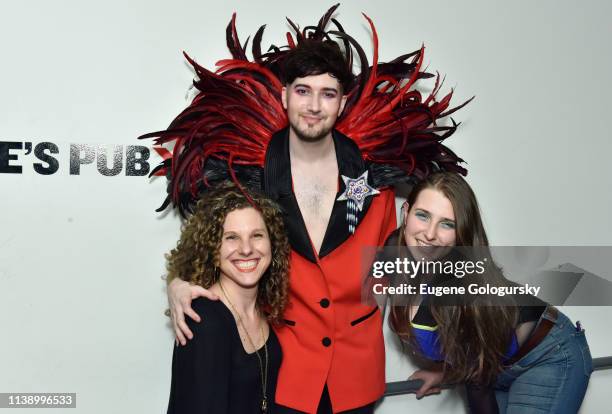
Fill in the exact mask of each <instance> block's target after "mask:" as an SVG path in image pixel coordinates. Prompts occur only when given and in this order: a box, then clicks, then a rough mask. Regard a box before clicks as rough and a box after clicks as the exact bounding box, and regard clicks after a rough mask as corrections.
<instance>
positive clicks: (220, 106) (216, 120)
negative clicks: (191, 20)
mask: <svg viewBox="0 0 612 414" xmlns="http://www.w3.org/2000/svg"><path fill="white" fill-rule="evenodd" d="M337 7H338V4H337V5H335V6H333V7H331V8H330V9H329V10H328V11H327V13H325V15H324V16H323V17H322V18H321V19H320V20H319V23H318V25H317V26H307V27H305V28H304V29H303V30H302V31H300V30H299V28H298V27H297V26H296V25H295V24H294V23H293V22H292V21H291V20H289V19H287V20H288V22H289V24H290V25H291V27H292V28H293V29H294V31H295V36H296V40H294V39H293V36H292V35H291V33H287V43H288V44H287V45H286V46H283V47H276V46H274V45H272V46H271V47H270V48H269V50H268V51H267V52H266V53H262V52H261V39H262V36H263V32H264V29H265V25H264V26H261V27H260V28H259V30H258V31H257V33H256V34H255V36H254V38H253V45H252V54H253V60H254V61H253V62H251V61H249V59H248V58H247V56H246V51H245V50H246V47H247V44H248V39H247V41H246V42H245V44H244V46H243V45H242V44H241V43H240V40H239V38H238V34H237V32H236V14H235V13H234V15H233V16H232V20H231V22H230V23H229V25H228V26H227V31H226V35H227V46H228V48H229V50H230V52H231V54H232V59H226V60H221V61H219V62H217V66H218V68H217V70H216V71H215V72H211V71H209V70H207V69H205V68H203V67H202V66H200V65H198V64H197V63H196V62H195V61H194V60H193V59H191V58H190V57H189V56H188V55H187V54H185V57H186V58H187V60H188V61H189V63H190V64H191V65H192V66H193V68H194V70H195V73H196V75H197V79H196V80H194V86H195V87H196V88H197V89H198V91H199V93H198V95H197V96H196V97H195V99H194V100H193V102H192V103H191V105H189V107H187V108H186V109H185V110H184V111H183V112H181V113H180V114H179V115H178V116H177V117H176V119H174V121H172V123H171V124H170V126H169V127H168V129H166V130H164V131H159V132H153V133H149V134H146V135H143V136H142V137H140V138H151V137H157V138H156V139H155V144H156V145H163V144H166V143H170V142H174V148H173V150H172V157H171V158H168V159H167V160H165V161H164V162H163V163H162V164H160V165H159V166H158V167H157V168H156V169H154V170H153V172H152V174H155V173H158V174H160V173H163V174H165V175H166V176H167V177H168V178H169V180H170V182H169V187H168V197H167V198H166V201H165V202H164V204H163V205H162V206H161V207H160V209H159V210H163V209H164V208H165V207H166V206H167V205H168V204H169V203H170V202H171V201H172V202H173V203H174V205H177V206H178V207H179V210H180V211H181V212H182V213H184V212H185V210H187V211H188V210H190V206H191V204H192V202H193V201H194V200H195V199H196V198H197V196H198V194H199V192H200V191H203V190H205V189H206V188H207V187H209V186H210V185H211V184H213V183H214V182H216V181H219V180H223V179H228V178H230V179H232V180H233V181H235V182H237V183H242V184H243V185H246V186H247V187H250V188H254V189H259V188H260V187H261V183H260V180H261V168H262V167H263V164H264V158H265V153H266V149H267V146H268V143H269V141H270V138H271V137H272V135H273V134H274V133H275V132H277V131H279V130H280V129H282V128H284V127H286V126H287V116H286V114H285V111H284V109H283V107H282V103H281V89H282V86H283V85H282V84H281V81H280V67H281V62H282V59H283V57H284V56H285V54H286V53H287V51H288V50H289V49H291V48H294V47H295V46H296V43H297V44H299V43H300V42H303V41H306V40H308V41H324V40H332V39H331V36H337V37H338V38H339V39H340V41H341V42H342V43H343V45H344V50H345V54H346V58H347V59H346V61H347V65H349V68H352V66H353V55H354V53H357V55H358V57H359V61H360V66H361V72H360V73H359V75H357V76H356V77H355V80H354V82H353V85H352V87H351V88H349V92H348V97H347V103H346V105H345V108H344V111H343V113H342V115H341V116H340V118H339V119H338V121H337V123H336V126H335V127H336V129H338V130H339V131H340V132H342V133H344V134H345V135H347V136H349V137H350V138H352V139H353V140H354V141H355V143H356V144H357V145H358V147H359V148H360V150H361V152H362V154H363V157H364V159H365V160H366V161H367V162H368V163H369V165H370V166H371V170H372V176H373V180H374V182H375V184H376V185H377V186H386V185H391V184H394V183H397V182H400V181H407V180H409V179H410V178H411V177H415V178H422V177H424V176H426V175H427V174H428V173H429V172H430V171H432V170H440V169H442V170H447V171H456V172H458V173H461V174H465V173H466V170H465V169H464V168H463V167H461V166H460V165H459V164H460V163H461V162H463V160H461V159H460V158H459V157H457V156H456V155H455V154H454V153H453V152H452V151H451V150H450V149H448V148H447V147H446V146H444V145H442V144H441V141H443V140H444V139H446V138H448V137H449V136H451V135H452V134H453V133H454V132H455V130H456V129H457V126H458V124H456V123H455V122H454V121H452V119H451V121H452V125H450V126H444V125H439V120H440V119H442V118H444V117H446V116H448V115H450V114H452V113H453V112H455V111H457V110H458V109H460V108H462V107H463V106H464V105H466V104H467V103H468V102H469V101H467V102H465V103H463V104H461V105H459V106H456V107H454V108H450V109H449V105H450V100H451V97H452V91H451V92H450V93H448V94H446V95H445V96H443V97H442V98H441V99H438V98H437V94H438V92H439V90H440V88H441V86H442V82H440V76H439V75H436V76H435V86H434V88H433V91H432V92H431V93H430V94H428V95H427V96H426V97H425V98H423V96H422V95H421V93H420V92H418V91H417V90H415V89H414V85H415V83H416V82H417V81H418V80H419V79H424V78H431V77H434V75H432V74H429V73H426V72H424V71H421V66H422V63H423V56H424V48H423V47H421V49H420V50H417V51H415V52H413V53H409V54H405V55H402V56H399V57H397V58H396V59H394V60H392V61H390V62H387V63H379V62H378V36H377V33H376V29H375V27H374V24H373V23H372V21H371V20H370V18H369V17H368V16H366V15H365V14H364V17H365V18H366V20H367V21H368V23H369V25H370V27H371V29H372V36H373V43H374V56H373V61H372V66H370V65H369V63H368V59H367V56H366V54H365V52H364V51H363V48H362V47H361V46H360V45H359V44H358V43H357V41H355V39H353V38H352V37H351V36H349V35H348V34H347V33H346V32H345V31H344V29H343V28H342V26H341V25H340V23H339V22H338V21H337V20H336V19H334V18H332V15H333V13H334V12H335V10H336V8H337ZM330 21H331V22H332V23H333V24H334V25H335V27H336V29H337V30H330V31H328V30H326V27H327V26H328V24H329V22H330ZM470 100H471V99H470Z"/></svg>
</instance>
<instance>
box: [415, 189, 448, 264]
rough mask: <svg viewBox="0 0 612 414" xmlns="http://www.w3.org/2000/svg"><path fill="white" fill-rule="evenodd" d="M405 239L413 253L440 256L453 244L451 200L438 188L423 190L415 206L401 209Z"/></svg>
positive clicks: (430, 256) (419, 255) (418, 255)
mask: <svg viewBox="0 0 612 414" xmlns="http://www.w3.org/2000/svg"><path fill="white" fill-rule="evenodd" d="M404 222H405V223H406V227H405V230H404V239H405V240H406V244H407V245H408V248H409V250H410V252H411V253H412V255H413V256H414V257H415V258H417V257H422V256H426V257H429V258H432V256H436V257H440V256H442V255H444V254H446V253H447V252H448V250H449V249H441V247H451V246H455V244H456V231H455V227H456V224H455V213H454V211H453V205H452V204H451V202H450V200H449V199H448V198H446V197H445V196H444V194H442V193H441V192H440V191H438V190H434V189H431V188H427V189H425V190H422V191H421V192H420V193H419V195H418V196H417V199H416V200H415V202H414V205H412V206H408V208H406V209H405V210H404Z"/></svg>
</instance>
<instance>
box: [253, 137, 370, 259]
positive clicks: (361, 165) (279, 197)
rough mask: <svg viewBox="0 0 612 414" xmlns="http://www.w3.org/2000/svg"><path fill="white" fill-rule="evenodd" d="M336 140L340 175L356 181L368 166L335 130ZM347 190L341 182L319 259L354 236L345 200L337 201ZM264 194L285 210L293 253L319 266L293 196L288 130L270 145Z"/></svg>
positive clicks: (353, 144)
mask: <svg viewBox="0 0 612 414" xmlns="http://www.w3.org/2000/svg"><path fill="white" fill-rule="evenodd" d="M333 139H334V146H335V149H336V160H337V162H338V172H339V174H340V175H344V176H347V177H351V178H357V177H359V176H360V175H361V174H363V173H364V172H365V171H366V168H367V167H366V163H365V162H364V160H363V158H362V156H361V152H360V151H359V148H358V147H357V145H356V144H355V142H354V141H353V140H351V139H350V138H348V137H346V136H345V135H343V134H341V133H340V132H338V131H336V130H334V131H333ZM371 180H372V179H371V177H369V180H368V181H369V183H370V185H372V182H371ZM344 189H345V185H344V180H342V179H340V191H339V192H338V193H337V194H336V201H335V202H334V207H333V208H332V213H331V216H330V218H329V223H328V225H327V229H326V231H325V236H324V237H323V243H322V244H321V250H320V252H319V257H324V256H326V255H328V254H329V253H331V252H332V251H333V250H334V249H335V248H337V247H338V246H340V245H341V244H342V243H343V242H344V241H345V240H346V239H348V238H349V236H350V235H351V234H350V232H349V229H348V223H347V221H346V201H337V199H338V197H339V196H340V194H342V193H343V192H344ZM264 191H265V193H266V194H267V195H268V197H270V198H271V199H273V200H274V201H276V202H277V203H278V204H279V205H280V207H281V208H282V209H283V213H284V214H285V223H286V225H287V233H288V235H289V242H290V243H291V247H292V248H293V250H295V251H296V252H297V253H299V254H300V255H302V256H303V257H304V258H306V259H308V260H309V261H310V262H312V263H316V262H317V259H316V256H315V252H314V250H313V248H312V244H311V242H310V238H309V237H308V230H307V229H306V224H305V223H304V218H303V217H302V213H301V212H300V208H299V206H298V203H297V200H296V198H295V195H294V194H293V189H292V180H291V160H290V158H289V129H288V128H286V129H283V130H281V131H279V132H277V133H276V134H274V135H273V136H272V138H271V139H270V143H269V144H268V149H267V151H266V160H265V167H264ZM371 203H372V197H368V198H366V200H365V202H364V206H363V211H361V213H360V214H359V221H361V219H363V217H365V214H366V212H367V210H368V208H369V207H370V204H371Z"/></svg>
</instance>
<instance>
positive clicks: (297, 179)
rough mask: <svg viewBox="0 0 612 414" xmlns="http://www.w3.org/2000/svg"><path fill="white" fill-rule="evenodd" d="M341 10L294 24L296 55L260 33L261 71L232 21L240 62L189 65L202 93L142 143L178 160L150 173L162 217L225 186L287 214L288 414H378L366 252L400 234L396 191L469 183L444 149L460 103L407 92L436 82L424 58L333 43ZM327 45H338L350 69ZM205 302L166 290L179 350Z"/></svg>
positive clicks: (257, 56) (283, 332)
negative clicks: (439, 179) (442, 174)
mask: <svg viewBox="0 0 612 414" xmlns="http://www.w3.org/2000/svg"><path fill="white" fill-rule="evenodd" d="M336 7H337V5H336V6H334V7H332V8H331V9H330V10H328V12H327V13H326V14H325V15H324V16H323V17H322V18H321V20H320V21H319V23H318V25H315V26H306V27H305V29H304V30H303V31H302V32H299V31H298V30H297V26H296V25H294V24H293V23H292V22H291V21H290V24H291V25H292V26H293V27H294V28H295V29H296V36H297V42H296V41H294V40H293V38H292V37H291V36H290V35H289V34H288V37H287V38H288V45H287V46H286V47H284V48H278V47H276V46H272V47H270V48H269V49H268V52H266V53H265V54H262V53H261V50H262V48H261V38H262V36H261V35H262V33H263V27H262V28H260V30H259V31H258V32H257V34H256V35H255V36H254V38H253V56H254V60H255V62H250V61H249V60H248V59H247V58H246V52H245V50H244V47H243V46H242V43H241V42H240V41H239V39H238V36H237V33H236V27H235V16H234V18H233V19H232V22H231V23H230V24H229V26H228V28H227V36H226V38H227V42H228V48H229V50H230V51H231V53H232V56H233V59H231V60H224V61H221V62H219V63H218V65H220V66H219V69H218V70H217V72H215V73H213V72H210V71H208V70H206V69H205V68H203V67H201V66H199V65H198V64H197V63H196V62H195V61H193V60H192V59H190V58H189V57H187V59H188V60H189V61H190V63H191V64H192V65H193V67H194V69H195V71H196V74H197V76H198V79H197V80H196V81H195V82H194V85H195V86H196V88H198V89H199V90H200V93H199V94H198V96H197V97H196V98H195V99H194V101H193V102H192V104H191V105H190V106H189V107H188V108H187V109H185V110H184V111H183V112H182V113H181V114H180V115H179V116H178V117H177V118H176V119H175V120H174V121H173V122H172V123H171V125H170V127H169V128H168V129H167V130H166V131H161V132H157V133H152V134H147V135H145V136H143V137H153V136H156V137H159V138H158V139H157V141H156V142H157V143H158V144H164V143H168V142H174V143H175V146H174V150H173V152H174V154H173V157H172V158H171V159H167V160H165V161H164V163H162V165H160V166H159V167H158V168H157V169H156V170H154V172H157V173H161V172H165V173H166V175H167V176H168V178H169V179H170V184H169V186H168V190H169V191H168V192H169V195H168V197H167V198H166V202H165V203H164V205H163V206H162V207H161V208H160V209H163V208H165V207H166V206H167V205H169V203H170V202H171V201H172V202H173V204H174V205H175V206H178V208H179V210H180V211H181V212H182V213H185V212H189V208H190V204H191V203H193V201H194V200H195V198H197V195H198V193H199V192H200V191H206V188H207V187H208V186H210V185H212V184H214V182H218V181H221V180H223V179H232V180H233V181H235V182H239V183H241V184H242V185H245V186H247V187H249V188H250V189H251V190H255V191H257V190H259V191H263V192H264V193H265V194H266V195H268V196H269V197H270V198H272V199H273V200H275V201H276V202H277V203H278V204H279V205H280V206H281V207H282V209H283V211H284V213H285V215H286V224H287V230H288V234H289V241H290V243H291V248H292V251H291V263H290V265H291V273H290V294H289V304H288V306H287V308H286V311H285V315H284V318H285V324H284V325H283V326H282V327H277V329H276V333H277V335H278V337H279V340H280V342H281V345H282V348H283V364H282V367H281V371H280V373H279V380H278V384H277V392H276V402H277V404H279V405H281V406H282V407H284V408H282V409H281V411H280V412H281V413H286V414H287V413H293V414H295V413H304V412H305V413H332V412H336V413H337V412H345V413H352V414H360V413H372V412H373V409H374V403H375V401H376V400H378V399H379V398H380V397H381V396H382V394H383V392H384V388H385V381H384V376H385V375H384V368H385V364H384V343H383V337H382V329H381V322H382V321H381V315H380V312H379V311H378V308H377V307H373V306H370V305H367V304H365V303H362V301H361V276H362V272H364V268H366V267H368V265H369V264H370V263H371V260H372V259H373V257H369V256H368V254H366V253H365V252H364V250H365V248H366V247H374V246H381V245H382V244H383V242H384V240H385V239H386V237H387V235H388V234H389V233H390V232H391V231H392V230H393V229H395V227H396V222H395V203H394V196H393V192H392V191H391V190H390V189H389V188H390V186H392V185H394V184H396V183H399V182H405V181H407V180H410V179H411V178H413V177H414V176H416V177H422V176H424V175H427V174H428V173H429V171H431V170H432V169H444V170H452V171H457V172H462V173H465V170H464V169H463V168H462V167H460V166H459V165H458V163H459V162H461V159H460V158H458V157H457V156H456V155H455V154H453V152H452V151H450V150H449V149H448V148H446V147H445V146H444V145H442V144H441V141H442V140H444V139H445V138H448V137H449V136H451V135H452V133H453V132H454V131H455V129H456V126H457V125H456V124H455V123H454V122H453V123H452V125H451V126H444V125H441V124H438V123H437V122H436V121H437V120H438V119H441V118H443V117H445V116H447V115H450V114H451V113H453V112H454V111H456V110H457V109H459V108H461V107H462V106H463V105H460V106H458V107H456V108H452V109H449V103H450V99H451V94H450V93H449V94H447V95H445V96H444V97H443V98H442V99H440V100H438V99H437V97H436V94H437V92H438V90H439V83H438V82H436V87H434V89H433V91H432V92H431V93H430V94H429V95H428V96H426V97H422V96H421V94H420V93H418V92H416V91H413V90H412V89H411V87H412V85H414V83H415V82H416V81H417V80H418V79H422V78H428V77H431V75H429V74H427V73H425V72H421V71H420V67H421V65H422V62H423V49H421V50H419V51H416V52H413V53H410V54H405V55H402V56H400V57H398V58H396V59H394V60H392V61H391V62H389V63H379V62H378V61H377V59H376V57H377V50H376V43H375V51H374V56H375V60H374V62H373V64H372V66H371V67H369V65H368V62H367V58H366V55H365V53H364V52H363V49H362V48H361V47H360V46H359V45H358V44H357V43H356V42H355V41H354V39H353V38H351V37H350V36H348V35H346V34H345V33H344V32H343V29H342V27H341V26H340V25H339V24H338V23H337V22H336V26H337V28H338V31H335V32H329V31H327V30H326V26H327V24H328V23H329V21H330V20H331V17H332V15H333V13H334V11H335V9H336ZM366 19H367V20H368V22H369V23H370V26H371V28H372V31H373V35H374V38H375V39H376V32H375V29H374V26H373V24H372V22H371V21H370V20H369V18H367V17H366ZM330 35H336V36H340V37H341V38H342V40H343V43H344V46H345V47H344V49H345V54H346V56H345V55H343V53H342V52H341V51H340V48H339V46H338V44H337V43H336V42H333V41H331V40H329V39H330ZM286 49H288V50H289V51H287V50H286ZM353 49H354V50H355V51H356V53H357V54H358V55H359V60H360V63H361V73H360V74H359V76H357V77H354V76H353V74H352V62H353V59H352V53H353ZM279 78H280V79H281V80H282V83H281V82H279ZM438 80H439V79H437V81H438ZM464 105H465V104H464ZM341 114H342V116H341V119H339V116H340V115H341ZM337 121H338V122H337ZM287 124H288V127H286V125H287ZM279 130H280V131H279ZM277 131H278V132H277ZM339 131H343V132H346V133H347V134H348V135H349V136H350V138H348V137H347V136H345V135H343V134H342V133H340V132H339ZM366 160H367V162H366ZM372 250H373V249H369V251H372ZM198 296H205V297H208V298H211V299H216V297H215V296H214V295H213V294H211V293H210V292H208V291H206V290H205V289H203V288H201V287H197V286H191V285H189V284H188V283H186V282H183V281H181V280H171V281H169V285H168V297H169V302H170V309H171V314H172V321H173V325H174V330H175V332H176V336H177V341H179V342H180V343H181V344H185V343H186V340H187V339H186V338H191V337H192V334H191V332H190V331H189V329H188V328H187V325H186V324H185V321H184V314H186V315H188V316H189V317H191V318H192V319H194V320H195V321H198V322H199V321H200V320H201V318H200V316H199V315H197V314H195V312H194V311H193V310H192V309H191V307H190V302H191V300H192V299H194V298H196V297H198ZM203 317H204V318H205V315H203Z"/></svg>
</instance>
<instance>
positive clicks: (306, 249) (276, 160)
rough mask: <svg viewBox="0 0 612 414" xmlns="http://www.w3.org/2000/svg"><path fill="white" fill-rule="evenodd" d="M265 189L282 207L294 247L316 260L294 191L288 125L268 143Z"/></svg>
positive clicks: (310, 258)
mask: <svg viewBox="0 0 612 414" xmlns="http://www.w3.org/2000/svg"><path fill="white" fill-rule="evenodd" d="M264 191H265V193H266V194H267V195H268V197H270V198H271V199H272V200H274V201H276V202H277V203H278V205H279V206H280V207H281V208H282V209H283V213H284V214H285V224H286V225H287V234H288V236H289V242H290V243H291V247H292V248H293V250H295V251H296V252H298V253H299V254H300V255H302V256H303V257H305V258H306V259H308V260H309V261H311V262H313V263H316V262H317V259H316V257H315V253H314V251H313V248H312V244H311V242H310V238H309V237H308V230H306V224H305V223H304V218H303V217H302V213H301V212H300V207H299V206H298V203H297V200H296V198H295V195H294V194H293V189H292V181H291V161H290V159H289V128H285V129H283V130H281V131H279V132H277V133H276V134H274V135H273V136H272V138H271V139H270V143H269V144H268V150H267V151H266V161H265V166H264Z"/></svg>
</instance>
